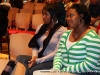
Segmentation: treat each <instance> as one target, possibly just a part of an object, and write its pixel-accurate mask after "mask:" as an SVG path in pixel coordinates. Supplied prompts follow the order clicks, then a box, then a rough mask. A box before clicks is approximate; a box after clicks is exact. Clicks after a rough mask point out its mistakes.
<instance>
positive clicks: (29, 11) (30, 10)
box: [20, 8, 34, 14]
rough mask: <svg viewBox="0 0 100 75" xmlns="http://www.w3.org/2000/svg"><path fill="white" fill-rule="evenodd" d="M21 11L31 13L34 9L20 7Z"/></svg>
mask: <svg viewBox="0 0 100 75" xmlns="http://www.w3.org/2000/svg"><path fill="white" fill-rule="evenodd" d="M20 13H30V14H33V13H34V10H33V9H30V8H24V9H20Z"/></svg>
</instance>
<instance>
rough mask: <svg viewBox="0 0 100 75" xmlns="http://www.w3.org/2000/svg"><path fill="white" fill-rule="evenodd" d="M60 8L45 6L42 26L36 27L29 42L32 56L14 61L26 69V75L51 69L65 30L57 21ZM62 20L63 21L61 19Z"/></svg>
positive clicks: (53, 4) (52, 5)
mask: <svg viewBox="0 0 100 75" xmlns="http://www.w3.org/2000/svg"><path fill="white" fill-rule="evenodd" d="M60 9H61V8H59V7H58V6H57V5H56V4H55V3H51V4H47V5H45V6H44V7H43V9H42V15H43V21H44V24H43V25H40V26H38V28H37V30H36V34H35V35H34V37H33V38H32V39H31V40H30V42H29V47H31V48H32V49H33V50H32V53H33V54H32V56H26V55H19V56H18V57H17V58H16V59H17V61H18V62H20V63H22V64H23V65H24V66H25V67H26V75H33V72H34V71H35V70H42V69H51V68H52V67H53V58H54V55H55V53H56V50H57V49H56V47H57V44H58V42H59V39H60V37H61V35H62V34H63V32H65V31H66V30H67V28H66V27H64V25H63V24H64V23H63V21H61V19H60V20H59V18H60V16H64V15H60V14H61V11H60ZM62 20H64V19H62Z"/></svg>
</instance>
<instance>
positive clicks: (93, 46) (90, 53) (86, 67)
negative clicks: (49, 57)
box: [56, 38, 100, 73]
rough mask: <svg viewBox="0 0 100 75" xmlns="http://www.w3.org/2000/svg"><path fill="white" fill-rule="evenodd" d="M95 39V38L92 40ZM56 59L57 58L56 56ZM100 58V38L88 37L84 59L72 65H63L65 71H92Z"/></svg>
mask: <svg viewBox="0 0 100 75" xmlns="http://www.w3.org/2000/svg"><path fill="white" fill-rule="evenodd" d="M94 39H95V40H94ZM56 59H57V58H56ZM99 60H100V38H92V39H91V38H90V41H87V44H86V59H85V61H83V62H80V63H77V64H75V65H72V66H68V67H64V68H63V69H62V71H66V72H77V73H81V72H93V70H95V69H96V68H97V67H98V63H99Z"/></svg>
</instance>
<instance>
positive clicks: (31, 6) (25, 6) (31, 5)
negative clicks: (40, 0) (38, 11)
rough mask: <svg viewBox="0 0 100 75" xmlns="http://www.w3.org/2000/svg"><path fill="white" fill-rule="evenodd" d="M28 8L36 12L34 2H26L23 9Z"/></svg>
mask: <svg viewBox="0 0 100 75" xmlns="http://www.w3.org/2000/svg"><path fill="white" fill-rule="evenodd" d="M26 8H27V9H32V10H34V3H32V2H26V3H25V4H24V6H23V9H26Z"/></svg>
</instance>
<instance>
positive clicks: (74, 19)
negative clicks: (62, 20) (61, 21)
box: [66, 9, 80, 29]
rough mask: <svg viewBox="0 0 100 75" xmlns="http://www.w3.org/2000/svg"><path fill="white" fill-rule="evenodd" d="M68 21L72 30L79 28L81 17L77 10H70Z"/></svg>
mask: <svg viewBox="0 0 100 75" xmlns="http://www.w3.org/2000/svg"><path fill="white" fill-rule="evenodd" d="M66 15H67V16H66V20H67V23H68V26H69V27H70V28H73V29H75V28H77V27H78V25H79V22H80V15H79V14H78V13H77V12H76V10H75V9H69V10H68V11H67V13H66Z"/></svg>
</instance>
